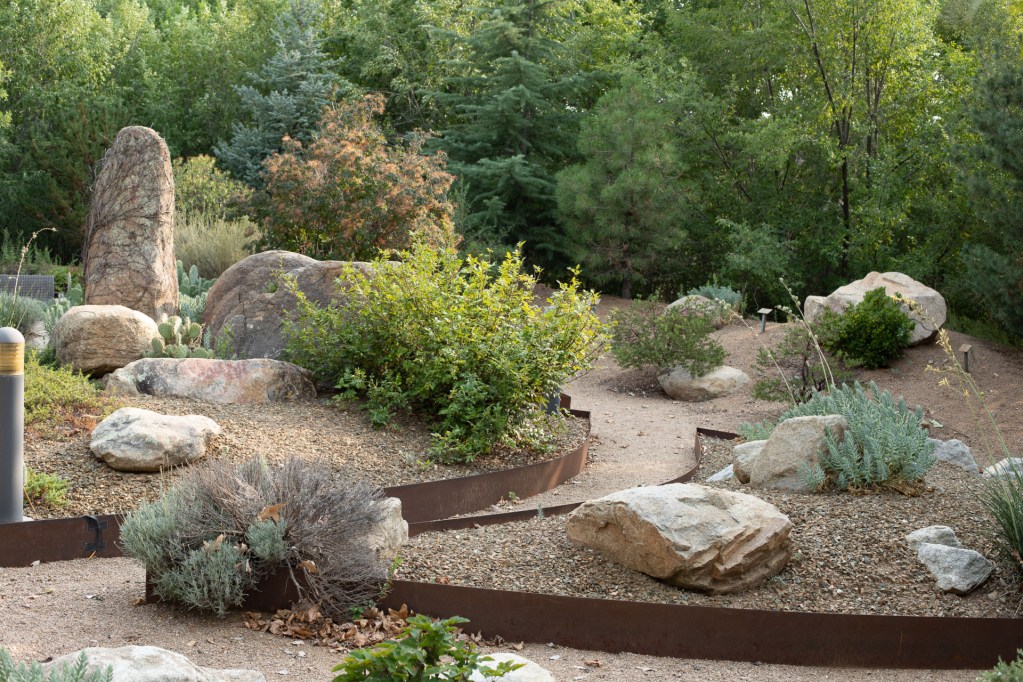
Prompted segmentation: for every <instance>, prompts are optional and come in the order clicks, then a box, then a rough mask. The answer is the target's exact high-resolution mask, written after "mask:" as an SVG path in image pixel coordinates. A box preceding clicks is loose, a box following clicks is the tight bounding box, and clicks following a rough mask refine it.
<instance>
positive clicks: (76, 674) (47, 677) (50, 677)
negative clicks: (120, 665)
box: [0, 649, 114, 682]
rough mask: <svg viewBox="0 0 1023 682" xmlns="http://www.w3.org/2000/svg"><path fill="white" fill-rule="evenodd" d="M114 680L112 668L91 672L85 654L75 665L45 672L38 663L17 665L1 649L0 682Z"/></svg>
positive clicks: (88, 681)
mask: <svg viewBox="0 0 1023 682" xmlns="http://www.w3.org/2000/svg"><path fill="white" fill-rule="evenodd" d="M113 679H114V669H113V667H111V666H107V667H106V669H99V668H96V669H94V670H91V671H90V670H89V659H88V658H87V657H86V656H85V652H82V654H81V655H80V656H79V657H78V659H77V660H76V661H75V663H74V665H68V664H66V663H65V664H63V665H61V666H60V667H57V666H51V667H50V669H49V671H44V670H43V667H42V666H41V665H40V664H38V663H32V664H31V665H26V664H24V663H15V662H14V661H13V660H12V659H11V655H10V654H9V653H7V650H6V649H0V682H112V680H113Z"/></svg>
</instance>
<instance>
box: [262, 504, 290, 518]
mask: <svg viewBox="0 0 1023 682" xmlns="http://www.w3.org/2000/svg"><path fill="white" fill-rule="evenodd" d="M285 504H287V502H281V503H280V504H271V505H270V506H269V507H263V511H261V512H259V514H257V515H256V519H258V520H259V521H266V520H267V519H273V520H274V522H275V523H280V522H281V509H283V508H284V505H285Z"/></svg>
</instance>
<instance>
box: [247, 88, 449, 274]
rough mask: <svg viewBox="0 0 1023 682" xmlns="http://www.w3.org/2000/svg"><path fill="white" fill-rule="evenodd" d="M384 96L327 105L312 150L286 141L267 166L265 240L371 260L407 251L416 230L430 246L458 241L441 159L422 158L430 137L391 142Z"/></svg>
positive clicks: (440, 156)
mask: <svg viewBox="0 0 1023 682" xmlns="http://www.w3.org/2000/svg"><path fill="white" fill-rule="evenodd" d="M383 109H384V99H383V97H382V96H380V95H367V96H366V97H363V98H362V99H358V100H354V101H349V102H344V103H341V104H338V105H336V106H332V107H328V108H327V109H326V110H325V111H324V115H323V119H322V120H321V121H320V127H319V130H318V131H317V133H316V134H315V136H314V139H313V141H312V142H311V143H310V144H309V146H308V147H304V146H303V145H302V144H301V143H300V142H298V141H296V140H292V139H290V138H285V140H284V151H283V152H282V153H280V154H274V155H273V156H271V157H270V158H268V159H267V160H266V162H265V164H264V168H265V178H266V194H265V196H264V197H263V199H262V204H263V205H262V207H261V208H262V215H263V238H264V240H265V241H266V242H267V243H268V244H269V245H271V246H274V247H279V248H285V249H290V250H293V251H299V252H301V253H304V254H306V255H309V256H313V257H316V258H337V259H342V260H358V259H369V258H372V257H373V256H374V255H376V253H377V251H378V250H379V249H391V248H402V247H405V246H407V245H408V244H409V235H410V234H411V233H413V232H415V233H418V234H420V235H421V237H422V239H423V240H424V241H425V242H426V243H430V244H434V245H438V246H451V245H454V244H455V243H456V242H457V238H456V236H455V232H454V225H453V223H452V219H451V216H452V214H453V212H454V207H453V206H452V204H451V202H450V201H449V199H448V196H447V191H448V188H449V187H450V186H451V183H452V181H453V180H454V178H453V177H452V176H451V175H450V174H448V173H447V172H446V171H445V169H444V164H445V160H444V156H443V154H435V155H432V156H427V155H424V154H423V153H422V145H423V142H424V141H425V139H426V136H425V135H423V134H421V133H417V134H414V135H412V136H411V140H410V142H409V143H408V144H406V145H392V144H389V143H388V141H387V139H386V137H385V136H384V133H383V130H382V129H381V127H380V125H379V124H378V123H377V122H376V120H375V118H374V117H375V116H377V115H379V114H380V113H381V112H382V111H383Z"/></svg>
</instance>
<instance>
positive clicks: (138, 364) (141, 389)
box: [106, 358, 316, 404]
mask: <svg viewBox="0 0 1023 682" xmlns="http://www.w3.org/2000/svg"><path fill="white" fill-rule="evenodd" d="M106 390H107V392H108V393H112V394H114V395H139V394H145V395H154V396H159V397H175V398H191V399H193V400H204V401H206V402H211V403H221V404H255V403H273V402H281V401H286V400H302V399H307V398H315V397H316V387H315V386H314V385H313V381H312V375H311V374H310V373H309V371H308V370H305V369H303V368H301V367H299V366H298V365H293V364H291V363H290V362H282V361H280V360H269V359H266V358H257V359H255V360H206V359H202V358H186V359H184V360H178V359H176V358H145V359H142V360H137V361H135V362H133V363H131V364H129V365H127V366H125V367H122V368H121V369H119V370H117V371H116V372H114V373H112V374H110V375H109V376H108V377H107V384H106Z"/></svg>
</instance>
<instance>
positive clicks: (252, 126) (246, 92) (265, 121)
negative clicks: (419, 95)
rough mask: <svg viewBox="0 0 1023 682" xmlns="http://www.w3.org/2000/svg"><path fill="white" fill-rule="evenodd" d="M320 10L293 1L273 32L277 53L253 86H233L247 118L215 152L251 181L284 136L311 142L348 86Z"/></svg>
mask: <svg viewBox="0 0 1023 682" xmlns="http://www.w3.org/2000/svg"><path fill="white" fill-rule="evenodd" d="M318 14H319V8H318V6H317V4H316V0H293V1H292V3H291V6H290V8H289V10H288V11H287V12H285V13H284V14H283V15H282V17H281V20H280V24H279V27H278V29H277V30H276V31H275V32H274V42H275V43H276V45H277V51H276V52H275V53H274V54H273V56H272V57H270V59H269V60H267V62H266V64H264V65H263V68H262V69H260V71H259V73H253V74H250V77H249V79H250V81H251V85H240V86H236V88H235V89H236V91H237V92H238V95H239V97H240V98H241V105H242V109H243V110H245V111H246V112H248V118H249V122H248V123H235V124H234V125H233V126H232V134H231V140H230V141H228V142H221V143H220V144H218V145H217V146H216V148H215V154H216V156H217V158H218V159H219V160H220V162H221V163H222V164H223V165H224V167H225V168H227V170H229V171H230V172H231V174H232V175H234V176H235V177H236V178H238V179H240V180H243V181H244V182H246V183H248V184H250V185H253V186H260V185H261V180H260V174H261V172H262V167H263V160H264V159H265V158H266V157H268V156H270V154H272V153H274V152H276V151H280V150H281V139H282V138H283V137H284V136H285V135H288V136H290V137H291V138H293V139H296V140H299V141H300V142H303V143H308V142H309V141H310V139H311V137H312V133H313V131H314V130H315V128H316V125H317V123H318V122H319V120H320V116H321V115H322V113H323V108H324V107H325V106H326V105H327V103H328V102H329V101H330V100H331V98H332V96H333V95H334V94H335V91H340V92H344V91H346V90H348V89H349V88H350V85H349V84H348V83H347V82H345V81H343V80H342V79H341V78H340V77H339V76H338V75H337V74H336V69H337V62H336V60H333V59H330V58H329V57H328V56H327V55H326V54H325V53H324V51H323V42H324V39H323V36H322V35H321V33H320V29H319V23H320V22H319V20H318Z"/></svg>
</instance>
